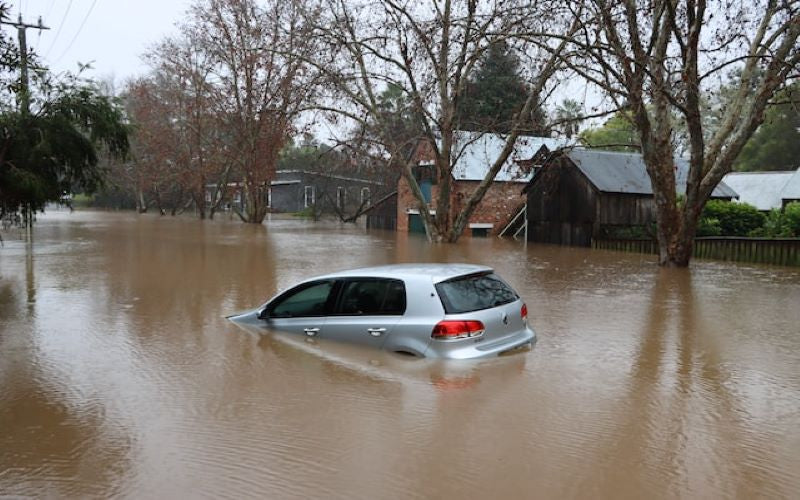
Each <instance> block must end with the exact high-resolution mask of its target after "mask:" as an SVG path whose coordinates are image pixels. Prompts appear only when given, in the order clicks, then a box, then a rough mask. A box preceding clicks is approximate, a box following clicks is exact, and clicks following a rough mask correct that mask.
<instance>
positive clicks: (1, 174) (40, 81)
mask: <svg viewBox="0 0 800 500" xmlns="http://www.w3.org/2000/svg"><path fill="white" fill-rule="evenodd" d="M6 14H7V8H6V6H5V5H2V4H0V16H2V17H5V16H6ZM0 54H2V57H0V82H1V83H2V86H1V87H0V151H2V154H0V216H4V215H6V214H9V213H19V212H22V213H23V215H24V216H25V217H26V218H27V222H28V223H30V221H31V215H32V212H34V211H36V210H41V209H42V208H43V207H44V205H45V204H46V203H47V202H51V201H58V200H60V199H61V198H62V197H63V196H64V195H65V194H67V193H70V192H74V191H76V190H83V191H85V192H93V191H94V190H96V189H97V188H98V187H99V186H100V185H101V184H102V182H103V178H104V173H105V172H104V170H103V169H102V168H101V167H100V166H99V161H98V153H97V148H98V147H100V146H103V147H105V148H107V150H108V152H110V153H112V154H117V155H123V154H124V153H125V152H126V151H127V148H128V136H127V132H128V131H127V127H126V126H125V125H124V123H123V115H122V112H121V108H120V107H119V106H118V104H117V103H116V102H114V101H112V100H111V99H110V98H108V97H107V96H104V95H102V93H101V92H100V91H99V89H98V88H97V86H96V84H95V83H94V82H91V81H88V80H85V79H80V78H78V77H75V76H69V77H66V78H64V79H61V80H59V81H54V80H53V79H52V78H51V77H50V75H49V73H48V72H47V70H46V68H44V67H42V66H41V65H40V64H38V62H37V61H36V58H35V54H33V53H29V54H27V60H28V68H29V72H30V74H31V76H32V81H31V84H30V88H29V89H26V88H23V86H22V85H20V84H18V83H17V82H18V79H17V75H18V74H19V66H20V61H21V60H22V59H21V58H20V57H19V52H18V49H17V47H16V46H15V45H13V44H12V43H10V42H9V41H8V40H7V39H6V38H5V37H2V38H0ZM21 92H28V95H29V96H30V108H28V107H26V106H23V105H21V104H20V103H21V102H22V99H20V98H19V97H20V95H21V94H20V93H21Z"/></svg>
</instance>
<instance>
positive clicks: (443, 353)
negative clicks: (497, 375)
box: [425, 327, 536, 359]
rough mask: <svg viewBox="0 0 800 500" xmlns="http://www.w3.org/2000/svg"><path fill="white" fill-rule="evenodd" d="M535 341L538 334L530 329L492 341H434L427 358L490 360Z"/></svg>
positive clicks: (426, 355)
mask: <svg viewBox="0 0 800 500" xmlns="http://www.w3.org/2000/svg"><path fill="white" fill-rule="evenodd" d="M535 341H536V333H535V332H534V331H533V330H532V329H531V328H528V327H526V328H525V329H523V330H519V331H517V332H514V333H513V334H511V335H508V336H506V337H502V338H499V339H494V340H491V341H489V340H484V339H482V338H478V339H469V338H467V339H460V340H448V341H437V340H433V341H431V343H430V344H429V345H428V349H427V351H425V357H426V358H443V359H475V358H489V357H492V356H497V355H499V354H502V353H504V352H506V351H511V350H513V349H516V348H518V347H521V346H523V345H525V344H532V343H533V342H535Z"/></svg>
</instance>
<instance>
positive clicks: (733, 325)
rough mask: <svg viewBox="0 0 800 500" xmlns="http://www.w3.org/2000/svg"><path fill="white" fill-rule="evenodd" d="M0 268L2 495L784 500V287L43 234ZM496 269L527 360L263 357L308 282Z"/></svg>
mask: <svg viewBox="0 0 800 500" xmlns="http://www.w3.org/2000/svg"><path fill="white" fill-rule="evenodd" d="M3 237H4V239H5V246H4V247H2V248H0V495H23V496H28V495H30V496H37V497H42V496H60V497H63V496H68V497H83V496H93V497H106V496H123V497H137V498H154V497H161V498H170V497H173V498H176V497H202V496H204V497H223V498H243V497H264V498H347V499H350V498H364V499H374V498H565V497H584V498H643V497H647V498H675V497H686V498H756V497H763V498H797V494H798V491H800V271H799V270H798V269H792V268H779V267H765V266H757V265H742V264H730V263H723V262H712V261H696V262H695V263H694V264H693V266H692V268H691V269H690V270H666V269H659V268H658V267H657V266H656V264H655V260H654V258H653V257H651V256H645V255H638V254H624V253H614V252H604V251H591V250H588V249H578V248H562V247H551V246H539V245H528V246H527V247H524V246H523V245H522V244H520V243H515V242H508V241H501V240H496V239H476V240H473V241H469V240H464V241H462V242H461V243H459V244H458V245H448V246H434V247H432V246H429V245H428V244H427V243H426V242H425V241H424V240H423V239H421V238H416V237H413V236H411V237H409V236H407V235H396V234H395V233H392V232H367V231H365V230H363V229H361V228H359V227H353V226H346V227H342V228H340V227H338V226H337V225H335V224H332V223H322V224H314V223H311V222H306V221H303V220H289V219H276V220H270V221H267V222H266V223H265V224H264V225H262V226H251V225H244V224H239V223H235V222H230V221H207V222H200V221H196V220H193V219H185V218H184V219H181V218H178V219H174V218H159V217H157V216H152V215H145V216H137V215H134V214H112V213H99V212H75V213H72V214H70V213H68V212H51V213H49V214H47V215H45V216H43V217H41V218H40V221H39V223H38V224H37V226H36V228H35V241H34V243H33V245H32V246H29V245H28V244H26V243H25V242H24V241H21V240H19V239H15V238H17V234H16V233H15V232H14V231H12V232H10V233H3ZM416 261H423V262H470V263H479V264H486V265H489V266H493V267H495V269H496V270H497V271H498V272H499V274H500V275H501V276H503V277H504V278H505V279H506V280H507V281H509V283H510V284H511V285H512V286H514V287H515V288H516V289H517V291H519V292H520V294H521V295H522V296H523V297H524V298H525V299H526V301H527V305H528V310H529V317H530V323H531V325H532V326H533V328H534V329H535V330H536V332H537V334H538V336H539V340H538V343H537V344H536V345H535V346H534V347H533V348H532V349H531V350H529V351H527V352H521V353H515V354H513V355H510V356H504V357H500V358H497V359H492V360H488V361H479V362H475V361H472V362H445V361H432V360H415V359H409V358H406V357H400V356H399V355H394V354H389V353H382V352H375V351H370V350H366V349H363V348H357V347H351V346H346V345H341V344H336V343H331V342H325V341H324V340H317V341H314V342H313V343H311V342H307V341H305V340H304V339H301V338H295V337H289V336H286V335H281V334H275V335H266V336H255V335H252V334H249V333H247V332H245V331H243V330H241V329H239V328H237V327H236V326H235V325H233V324H231V323H230V322H228V321H227V320H225V319H224V316H225V315H228V314H232V313H234V312H236V311H240V310H243V309H247V308H250V307H253V306H255V305H257V304H259V303H261V302H262V301H263V300H265V299H266V298H268V297H270V296H272V295H273V294H275V293H276V292H277V291H278V290H280V289H282V288H285V287H288V286H290V285H291V284H293V283H295V282H296V281H298V280H300V279H303V278H306V277H309V276H313V275H316V274H322V273H327V272H331V271H336V270H340V269H346V268H352V267H360V266H367V265H378V264H386V263H395V262H416Z"/></svg>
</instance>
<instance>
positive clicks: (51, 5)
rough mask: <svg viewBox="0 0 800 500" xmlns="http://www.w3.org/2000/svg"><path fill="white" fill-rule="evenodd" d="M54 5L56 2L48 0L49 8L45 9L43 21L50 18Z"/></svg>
mask: <svg viewBox="0 0 800 500" xmlns="http://www.w3.org/2000/svg"><path fill="white" fill-rule="evenodd" d="M55 4H56V0H50V7H48V8H47V14H45V15H44V18H45V19H49V18H50V13H51V12H53V6H54V5H55Z"/></svg>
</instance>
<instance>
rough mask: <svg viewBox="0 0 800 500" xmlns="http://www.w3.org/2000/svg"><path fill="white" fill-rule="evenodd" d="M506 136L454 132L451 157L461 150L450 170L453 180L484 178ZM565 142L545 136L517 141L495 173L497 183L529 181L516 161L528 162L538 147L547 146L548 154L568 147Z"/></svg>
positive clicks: (526, 137)
mask: <svg viewBox="0 0 800 500" xmlns="http://www.w3.org/2000/svg"><path fill="white" fill-rule="evenodd" d="M507 137H508V136H507V135H503V134H482V133H479V132H463V131H462V132H457V133H456V134H455V148H453V152H454V154H456V153H458V152H460V151H462V149H463V152H462V153H461V156H460V157H459V158H458V159H457V161H456V163H455V166H454V167H453V177H454V178H455V179H457V180H469V181H480V180H483V178H484V177H485V176H486V173H487V172H488V171H489V168H491V166H492V164H493V163H494V161H495V159H496V158H497V157H498V156H499V155H500V152H501V151H502V150H503V147H504V146H505V142H506V138H507ZM569 144H570V141H569V140H567V139H551V138H548V137H528V136H522V137H519V138H517V142H516V144H514V151H512V152H511V154H510V155H509V157H508V160H506V163H505V164H504V165H503V167H502V168H501V169H500V171H499V172H498V173H497V177H495V180H496V181H506V182H509V181H511V182H528V181H529V180H530V179H531V176H532V173H531V172H524V171H523V170H522V169H521V168H520V167H519V165H517V164H516V163H515V162H517V161H521V160H530V159H531V158H532V157H533V155H534V154H536V152H537V151H539V148H541V147H542V146H547V148H548V149H549V150H550V151H554V150H556V149H558V148H563V147H565V146H568V145H569Z"/></svg>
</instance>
